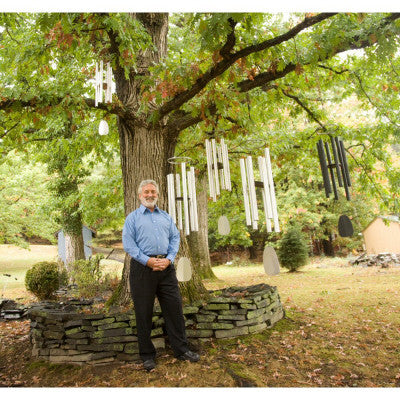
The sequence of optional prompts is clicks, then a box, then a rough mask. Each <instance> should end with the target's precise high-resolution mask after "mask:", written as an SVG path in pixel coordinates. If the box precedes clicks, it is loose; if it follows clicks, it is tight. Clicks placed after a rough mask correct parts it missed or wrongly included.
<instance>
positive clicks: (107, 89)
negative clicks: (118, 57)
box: [95, 61, 113, 107]
mask: <svg viewBox="0 0 400 400" xmlns="http://www.w3.org/2000/svg"><path fill="white" fill-rule="evenodd" d="M104 73H105V75H106V76H105V79H104ZM95 91H96V94H95V106H96V107H97V105H98V104H99V103H101V102H102V101H103V92H104V102H105V103H111V102H112V94H113V90H112V69H111V65H110V63H107V66H106V68H105V69H104V68H103V61H100V63H96V75H95Z"/></svg>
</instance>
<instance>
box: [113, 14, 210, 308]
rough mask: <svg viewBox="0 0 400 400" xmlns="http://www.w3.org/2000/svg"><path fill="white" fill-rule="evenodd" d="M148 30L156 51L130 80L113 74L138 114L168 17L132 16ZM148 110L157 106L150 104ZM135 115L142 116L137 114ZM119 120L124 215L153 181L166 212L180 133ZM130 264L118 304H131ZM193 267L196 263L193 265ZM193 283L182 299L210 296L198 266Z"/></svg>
mask: <svg viewBox="0 0 400 400" xmlns="http://www.w3.org/2000/svg"><path fill="white" fill-rule="evenodd" d="M132 17H133V18H137V19H138V20H139V21H140V22H141V23H142V24H143V25H144V27H145V28H146V29H147V31H148V33H149V34H150V36H151V37H152V41H153V43H154V45H155V46H156V48H157V51H153V50H151V49H147V50H146V51H144V52H142V53H139V54H138V55H137V60H136V61H137V72H135V73H133V72H131V74H130V76H129V77H128V79H127V78H126V76H125V73H124V70H123V69H122V68H120V67H117V68H116V70H115V71H114V76H115V81H116V90H117V95H118V98H119V100H120V101H121V102H122V103H123V104H124V105H125V107H127V108H129V109H131V110H132V111H134V112H136V111H138V108H139V104H140V102H141V100H142V99H141V96H142V94H141V86H142V84H143V80H142V76H143V75H147V74H148V73H149V72H148V68H149V67H150V66H152V65H154V64H157V63H159V62H160V61H161V60H162V59H163V58H164V57H165V55H166V52H167V33H168V15H167V14H159V13H155V14H154V13H143V14H141V13H139V14H132ZM148 107H149V109H152V107H154V105H153V104H152V103H149V104H148ZM136 115H139V113H137V114H136ZM141 118H142V119H140V118H138V119H134V118H133V117H127V118H122V117H119V118H118V131H119V139H120V154H121V168H122V176H123V183H124V204H125V215H126V216H127V215H128V214H129V213H130V212H132V211H133V210H135V209H136V208H137V207H138V206H139V205H140V203H139V199H138V193H137V189H138V186H139V183H140V182H141V181H142V180H144V179H154V180H155V181H156V182H157V183H158V184H159V187H160V193H159V200H158V206H159V207H160V208H162V209H164V210H165V209H166V205H167V198H168V196H167V174H169V173H171V172H173V166H172V165H171V164H169V163H168V159H169V158H171V157H173V156H174V151H175V146H176V140H177V137H178V134H179V132H178V131H176V132H171V131H169V130H168V129H167V128H166V124H167V122H168V120H167V119H166V118H165V119H162V120H160V121H157V122H155V123H153V124H151V123H149V122H148V121H147V120H146V119H145V118H143V117H141ZM180 256H189V253H188V246H187V243H186V238H185V236H184V235H183V234H182V232H181V246H180V251H179V254H178V257H177V260H178V258H179V257H180ZM129 262H130V257H129V256H128V255H127V256H126V257H125V263H124V270H123V274H122V282H121V290H120V293H119V298H118V302H120V303H124V304H127V303H129V302H130V301H131V300H130V289H129ZM192 264H193V263H192ZM193 266H194V267H195V268H194V271H193V275H192V279H191V280H190V281H189V282H187V283H185V284H184V285H182V295H183V297H184V298H185V299H187V300H189V301H192V300H194V299H197V298H199V297H201V296H204V295H205V294H206V293H207V292H206V289H205V288H204V286H203V285H202V283H201V280H200V278H199V277H198V276H197V275H198V273H197V269H196V266H195V265H193Z"/></svg>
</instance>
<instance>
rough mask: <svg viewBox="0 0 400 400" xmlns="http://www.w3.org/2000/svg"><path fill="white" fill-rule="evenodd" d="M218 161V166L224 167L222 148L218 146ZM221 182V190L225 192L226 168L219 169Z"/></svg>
mask: <svg viewBox="0 0 400 400" xmlns="http://www.w3.org/2000/svg"><path fill="white" fill-rule="evenodd" d="M217 161H218V165H223V163H222V150H221V146H217ZM219 181H220V183H221V190H225V189H226V186H225V170H224V168H222V169H221V168H220V169H219Z"/></svg>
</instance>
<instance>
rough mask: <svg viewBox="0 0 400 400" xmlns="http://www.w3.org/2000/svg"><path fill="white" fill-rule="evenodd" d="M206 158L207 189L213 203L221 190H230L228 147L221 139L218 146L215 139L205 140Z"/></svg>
mask: <svg viewBox="0 0 400 400" xmlns="http://www.w3.org/2000/svg"><path fill="white" fill-rule="evenodd" d="M206 157H207V172H208V187H209V192H210V197H212V199H213V201H214V202H215V201H217V196H219V195H220V194H221V189H222V190H228V191H231V190H232V186H231V173H230V169H229V157H228V146H227V145H226V144H225V141H224V139H221V142H220V145H219V146H218V145H217V143H216V141H215V139H211V142H210V141H209V140H208V139H206Z"/></svg>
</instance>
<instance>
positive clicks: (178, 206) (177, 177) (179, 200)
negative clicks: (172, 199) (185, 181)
mask: <svg viewBox="0 0 400 400" xmlns="http://www.w3.org/2000/svg"><path fill="white" fill-rule="evenodd" d="M175 182H176V199H177V200H176V209H177V210H176V211H177V219H178V229H180V230H182V229H183V221H182V197H181V196H182V194H181V176H180V175H179V174H176V175H175Z"/></svg>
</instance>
